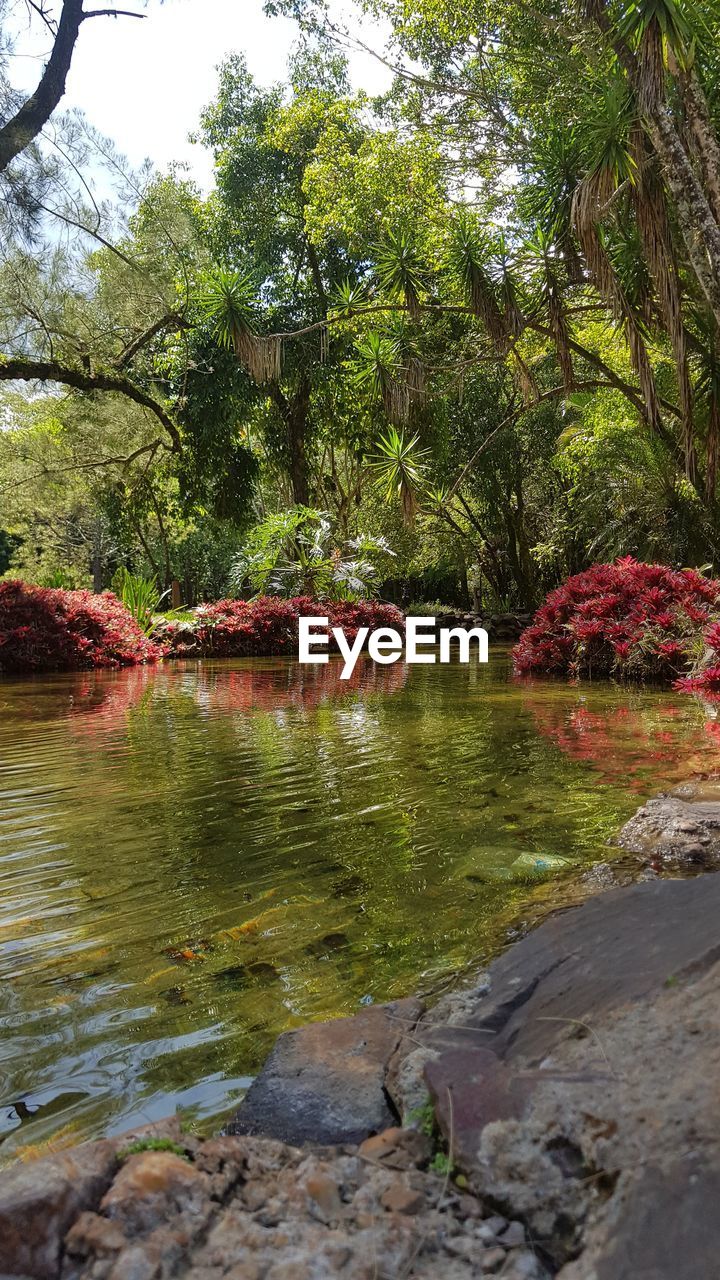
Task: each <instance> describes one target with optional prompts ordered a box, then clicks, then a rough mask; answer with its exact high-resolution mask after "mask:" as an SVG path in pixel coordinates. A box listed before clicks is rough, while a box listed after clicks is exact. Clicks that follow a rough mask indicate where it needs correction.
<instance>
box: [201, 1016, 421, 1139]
mask: <svg viewBox="0 0 720 1280" xmlns="http://www.w3.org/2000/svg"><path fill="white" fill-rule="evenodd" d="M421 1011H422V1004H421V1002H420V1001H418V1000H398V1001H395V1003H393V1004H389V1005H373V1006H369V1007H368V1008H366V1009H363V1010H362V1012H361V1013H358V1014H356V1015H355V1017H353V1018H338V1019H336V1020H335V1021H333V1022H315V1023H311V1024H309V1025H308V1026H305V1027H300V1028H299V1029H298V1030H297V1031H289V1032H286V1033H285V1034H284V1035H281V1036H280V1038H279V1039H278V1041H277V1043H276V1045H275V1048H274V1049H273V1051H272V1053H271V1054H270V1057H269V1058H268V1060H267V1062H266V1064H265V1066H264V1067H263V1070H262V1071H261V1073H260V1075H259V1076H258V1077H257V1079H256V1080H255V1081H254V1083H253V1084H252V1085H251V1087H250V1089H249V1090H248V1093H247V1096H246V1098H245V1100H244V1101H243V1103H242V1105H241V1106H240V1109H239V1110H238V1112H237V1113H236V1115H235V1116H234V1118H233V1120H232V1121H231V1122H230V1124H229V1125H228V1126H227V1129H226V1132H227V1133H228V1134H264V1135H266V1136H268V1137H272V1138H278V1139H280V1140H282V1141H283V1142H288V1143H291V1144H297V1145H299V1144H301V1143H304V1142H314V1143H322V1144H326V1145H335V1144H340V1143H349V1142H362V1141H363V1139H364V1138H367V1137H369V1136H370V1135H371V1134H373V1133H380V1132H382V1130H383V1129H388V1128H390V1127H391V1126H392V1124H393V1123H394V1121H395V1116H394V1115H393V1113H392V1112H391V1110H390V1107H389V1104H388V1099H387V1094H386V1091H385V1072H386V1069H387V1065H388V1062H389V1060H390V1058H391V1057H392V1054H393V1052H394V1051H395V1048H396V1047H397V1045H398V1042H399V1041H400V1039H401V1037H402V1034H403V1032H404V1031H405V1030H407V1029H408V1028H409V1027H411V1026H412V1025H413V1024H414V1023H415V1022H416V1021H417V1018H418V1017H419V1015H420V1013H421Z"/></svg>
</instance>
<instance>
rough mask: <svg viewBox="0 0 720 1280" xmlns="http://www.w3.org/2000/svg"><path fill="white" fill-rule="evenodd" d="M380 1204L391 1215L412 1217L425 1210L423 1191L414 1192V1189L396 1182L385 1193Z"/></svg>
mask: <svg viewBox="0 0 720 1280" xmlns="http://www.w3.org/2000/svg"><path fill="white" fill-rule="evenodd" d="M380 1203H381V1204H382V1207H383V1209H387V1210H388V1212H389V1213H404V1214H408V1215H410V1216H412V1215H413V1214H416V1213H420V1210H421V1209H424V1207H425V1197H424V1195H423V1194H422V1192H421V1191H413V1189H412V1187H406V1186H403V1184H402V1183H401V1182H394V1183H393V1185H392V1186H391V1187H388V1189H387V1191H385V1192H384V1194H383V1196H382V1198H381V1201H380Z"/></svg>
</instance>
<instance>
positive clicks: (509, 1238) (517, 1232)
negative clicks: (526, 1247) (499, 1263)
mask: <svg viewBox="0 0 720 1280" xmlns="http://www.w3.org/2000/svg"><path fill="white" fill-rule="evenodd" d="M500 1243H501V1244H502V1246H503V1248H504V1249H516V1248H518V1247H519V1246H520V1245H522V1244H526V1243H527V1236H526V1234H525V1228H524V1226H523V1224H522V1222H511V1223H510V1224H509V1226H508V1227H507V1228H506V1229H505V1230H504V1231H503V1232H502V1234H501V1236H500Z"/></svg>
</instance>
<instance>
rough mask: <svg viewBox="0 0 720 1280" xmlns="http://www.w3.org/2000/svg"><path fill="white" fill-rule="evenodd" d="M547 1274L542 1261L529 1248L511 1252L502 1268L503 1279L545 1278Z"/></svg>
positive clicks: (531, 1279)
mask: <svg viewBox="0 0 720 1280" xmlns="http://www.w3.org/2000/svg"><path fill="white" fill-rule="evenodd" d="M546 1276H547V1272H546V1270H545V1268H544V1267H543V1265H542V1263H541V1262H539V1261H538V1259H537V1258H536V1257H535V1254H534V1253H531V1252H530V1250H529V1249H523V1250H522V1251H521V1252H518V1251H513V1252H512V1253H509V1254H508V1256H507V1261H506V1262H505V1266H504V1267H503V1270H502V1280H544V1277H546Z"/></svg>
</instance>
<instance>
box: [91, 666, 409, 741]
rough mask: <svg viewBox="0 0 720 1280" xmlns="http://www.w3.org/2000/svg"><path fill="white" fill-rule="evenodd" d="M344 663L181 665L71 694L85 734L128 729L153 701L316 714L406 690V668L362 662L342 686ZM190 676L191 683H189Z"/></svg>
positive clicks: (105, 679) (95, 681)
mask: <svg viewBox="0 0 720 1280" xmlns="http://www.w3.org/2000/svg"><path fill="white" fill-rule="evenodd" d="M341 671H342V663H341V662H330V663H328V664H327V665H323V666H320V665H318V666H301V665H300V664H299V663H293V664H292V665H285V664H283V665H282V666H280V665H274V666H273V665H268V666H260V665H256V664H253V665H252V666H248V667H247V668H244V669H240V670H237V669H233V668H232V667H231V666H226V665H224V664H223V665H220V664H218V665H217V666H213V665H212V664H211V665H204V664H193V665H192V666H190V667H185V666H184V664H175V663H173V664H172V665H171V666H163V667H153V668H148V667H137V668H134V669H133V670H131V671H125V672H122V673H118V674H110V675H108V674H102V675H98V676H97V677H89V676H85V677H83V679H82V681H80V680H78V682H77V684H76V685H75V686H74V687H73V688H72V689H71V690H70V691H69V693H70V697H71V704H72V712H71V714H72V715H73V717H74V719H75V723H76V726H77V729H78V730H79V731H80V732H82V733H87V732H93V733H94V732H97V731H104V730H106V729H110V730H112V729H115V728H117V729H123V728H124V726H125V721H126V718H127V715H128V713H129V712H130V711H132V710H133V708H135V707H137V706H139V705H140V703H141V702H142V701H143V700H144V699H145V698H146V697H148V696H150V697H153V698H172V697H173V695H176V696H177V697H183V698H188V697H189V698H192V699H193V701H194V702H195V704H196V706H197V707H198V708H199V709H200V711H201V712H202V713H203V714H213V713H214V712H216V711H223V712H252V711H265V712H273V711H281V710H286V709H290V708H292V709H295V710H298V711H310V710H313V709H314V708H316V707H318V706H320V705H321V704H322V703H324V702H333V701H337V700H340V699H342V698H345V697H348V696H354V695H357V694H360V695H361V696H362V697H366V696H368V695H372V694H382V695H383V696H387V695H389V694H392V693H397V692H398V690H400V689H402V687H403V685H404V684H405V682H406V680H407V667H406V666H405V664H404V663H402V662H396V663H394V664H393V665H387V666H379V665H377V664H376V663H374V662H372V663H371V662H360V663H358V664H357V666H356V667H355V670H354V671H353V673H352V675H351V677H350V679H349V680H341V679H340V673H341ZM188 676H189V677H190V678H188Z"/></svg>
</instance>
